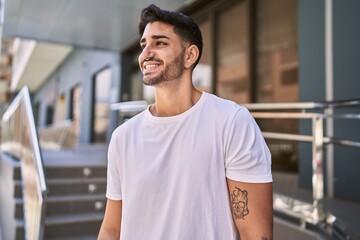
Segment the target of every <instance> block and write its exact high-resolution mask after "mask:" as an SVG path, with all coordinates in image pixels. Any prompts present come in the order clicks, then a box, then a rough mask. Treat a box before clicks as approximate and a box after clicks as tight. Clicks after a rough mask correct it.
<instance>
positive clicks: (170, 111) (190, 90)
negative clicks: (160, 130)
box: [150, 81, 202, 117]
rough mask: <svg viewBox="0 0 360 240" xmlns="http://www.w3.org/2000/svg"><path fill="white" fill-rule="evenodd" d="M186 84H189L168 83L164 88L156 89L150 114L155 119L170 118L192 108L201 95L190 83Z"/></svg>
mask: <svg viewBox="0 0 360 240" xmlns="http://www.w3.org/2000/svg"><path fill="white" fill-rule="evenodd" d="M172 83H174V84H172ZM186 83H189V84H179V82H168V84H166V86H162V87H156V92H155V103H154V104H153V105H152V106H151V107H150V112H151V114H152V115H154V116H157V117H170V116H175V115H179V114H181V113H183V112H185V111H187V110H188V109H190V108H191V107H192V106H194V105H195V104H196V103H197V101H198V100H199V99H200V97H201V94H202V93H201V92H200V91H199V90H197V89H195V88H194V86H193V85H192V82H191V81H186Z"/></svg>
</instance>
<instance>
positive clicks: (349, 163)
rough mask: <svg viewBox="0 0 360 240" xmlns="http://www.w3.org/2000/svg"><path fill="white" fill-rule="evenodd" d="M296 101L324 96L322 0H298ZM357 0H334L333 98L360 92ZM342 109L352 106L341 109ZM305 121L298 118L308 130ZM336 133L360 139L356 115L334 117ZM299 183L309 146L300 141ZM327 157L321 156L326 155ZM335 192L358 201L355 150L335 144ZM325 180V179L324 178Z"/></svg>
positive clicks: (358, 154)
mask: <svg viewBox="0 0 360 240" xmlns="http://www.w3.org/2000/svg"><path fill="white" fill-rule="evenodd" d="M298 3H299V4H298V6H299V8H298V11H299V12H298V15H299V58H300V59H299V61H300V71H299V94H300V95H299V96H300V101H303V102H307V101H324V100H325V99H326V97H325V1H312V0H299V2H298ZM359 10H360V1H358V0H350V1H341V0H334V1H333V46H334V52H333V54H334V56H333V57H334V99H335V100H344V99H351V98H359V97H360V80H359V79H360V64H359V59H358V58H359V56H360V29H359V27H358V23H359V22H360V15H359V14H358V12H359ZM346 111H347V112H354V110H351V109H346ZM310 131H311V128H310V124H309V121H302V122H301V123H300V132H301V133H310ZM335 136H338V137H346V138H351V139H354V140H360V139H359V136H360V128H359V121H345V120H341V121H339V120H336V121H335ZM300 153H301V156H300V163H299V164H300V165H299V173H300V178H299V184H300V186H301V187H305V188H311V177H310V176H311V174H312V169H311V146H310V144H301V145H300ZM325 161H326V158H325ZM334 164H335V166H334V174H335V179H334V184H335V197H339V198H344V199H349V200H354V201H359V202H360V188H358V187H357V183H358V182H359V181H360V176H359V174H358V169H360V150H359V149H350V148H345V147H335V163H334ZM325 184H326V183H325Z"/></svg>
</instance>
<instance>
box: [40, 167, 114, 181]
mask: <svg viewBox="0 0 360 240" xmlns="http://www.w3.org/2000/svg"><path fill="white" fill-rule="evenodd" d="M45 172H46V177H47V179H54V178H69V179H70V178H93V177H95V178H96V177H106V174H107V170H106V167H103V166H92V167H90V166H79V167H78V166H59V167H49V166H46V167H45Z"/></svg>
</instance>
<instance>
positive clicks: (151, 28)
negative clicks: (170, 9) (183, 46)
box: [141, 21, 178, 39]
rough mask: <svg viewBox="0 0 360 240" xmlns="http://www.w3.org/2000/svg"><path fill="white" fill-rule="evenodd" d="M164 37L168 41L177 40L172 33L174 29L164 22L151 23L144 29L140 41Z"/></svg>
mask: <svg viewBox="0 0 360 240" xmlns="http://www.w3.org/2000/svg"><path fill="white" fill-rule="evenodd" d="M161 35H162V36H166V37H168V38H170V39H173V38H178V36H177V35H176V33H175V32H174V27H173V26H172V25H170V24H168V23H164V22H159V21H156V22H151V23H148V24H147V25H146V27H145V29H144V33H143V35H142V37H141V39H146V38H151V37H152V36H161Z"/></svg>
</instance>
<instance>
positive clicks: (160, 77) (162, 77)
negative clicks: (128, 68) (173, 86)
mask: <svg viewBox="0 0 360 240" xmlns="http://www.w3.org/2000/svg"><path fill="white" fill-rule="evenodd" d="M184 55H185V51H182V52H181V53H179V55H178V56H177V57H176V58H175V59H174V60H173V61H171V62H170V63H169V64H168V65H167V66H166V67H165V69H164V70H162V71H161V72H160V73H158V74H156V75H155V76H143V82H144V84H145V85H147V86H156V85H159V84H161V83H165V82H170V81H174V80H176V79H179V78H180V76H181V75H182V73H183V72H184ZM150 60H151V59H150ZM154 60H156V59H154ZM158 61H159V62H161V60H158Z"/></svg>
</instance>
